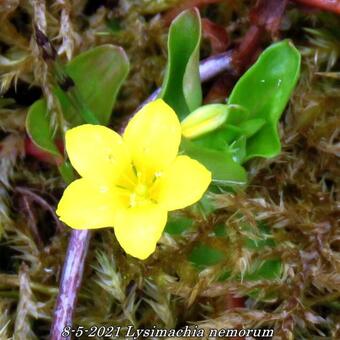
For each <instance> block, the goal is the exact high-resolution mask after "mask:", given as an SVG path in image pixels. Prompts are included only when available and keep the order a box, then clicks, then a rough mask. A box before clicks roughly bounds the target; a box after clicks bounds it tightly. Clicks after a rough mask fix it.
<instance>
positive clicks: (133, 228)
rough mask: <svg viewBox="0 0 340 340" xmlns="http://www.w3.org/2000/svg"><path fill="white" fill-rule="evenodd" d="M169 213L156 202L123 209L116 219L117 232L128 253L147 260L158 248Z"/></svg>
mask: <svg viewBox="0 0 340 340" xmlns="http://www.w3.org/2000/svg"><path fill="white" fill-rule="evenodd" d="M166 220H167V213H166V211H165V210H164V209H161V207H159V206H157V205H155V204H148V205H146V206H140V207H134V208H129V209H126V210H121V211H120V212H119V214H118V216H116V220H115V226H114V229H115V234H116V237H117V240H118V242H119V243H120V245H121V246H122V248H123V249H124V250H125V252H126V253H128V254H129V255H132V256H134V257H137V258H139V259H141V260H145V259H146V258H147V257H149V256H150V255H151V254H152V253H153V252H154V251H155V249H156V244H157V242H158V240H159V239H160V237H161V235H162V232H163V229H164V227H165V224H166Z"/></svg>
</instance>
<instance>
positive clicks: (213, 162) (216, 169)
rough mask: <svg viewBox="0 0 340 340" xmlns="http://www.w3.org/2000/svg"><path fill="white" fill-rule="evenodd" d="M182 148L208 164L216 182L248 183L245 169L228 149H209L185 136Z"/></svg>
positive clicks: (189, 154)
mask: <svg viewBox="0 0 340 340" xmlns="http://www.w3.org/2000/svg"><path fill="white" fill-rule="evenodd" d="M181 150H182V151H183V152H184V153H185V154H186V155H188V156H190V157H192V158H194V159H196V160H198V161H199V162H201V163H202V164H203V165H204V166H206V167H207V169H209V170H210V171H211V173H212V180H213V182H214V183H216V184H219V185H229V186H233V185H243V184H246V182H247V173H246V171H245V169H244V168H243V167H242V166H241V165H240V164H237V163H236V162H234V161H233V159H232V156H231V154H230V153H229V152H228V151H227V150H225V151H219V150H213V149H208V148H205V147H203V146H200V145H198V144H196V143H194V142H191V141H189V140H187V139H185V138H183V139H182V143H181Z"/></svg>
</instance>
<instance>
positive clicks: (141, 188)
mask: <svg viewBox="0 0 340 340" xmlns="http://www.w3.org/2000/svg"><path fill="white" fill-rule="evenodd" d="M147 191H148V187H147V186H146V185H145V184H143V183H138V184H137V185H136V187H135V191H134V192H135V193H136V195H138V196H140V197H145V196H146V193H147Z"/></svg>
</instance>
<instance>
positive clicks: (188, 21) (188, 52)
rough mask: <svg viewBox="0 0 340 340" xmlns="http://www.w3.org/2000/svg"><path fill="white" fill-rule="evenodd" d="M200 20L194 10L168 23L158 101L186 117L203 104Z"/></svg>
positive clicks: (180, 115) (196, 11)
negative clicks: (165, 53)
mask: <svg viewBox="0 0 340 340" xmlns="http://www.w3.org/2000/svg"><path fill="white" fill-rule="evenodd" d="M200 41H201V19H200V15H199V12H198V10H197V9H190V10H187V11H184V12H182V13H181V14H180V15H179V16H178V17H177V18H176V19H175V20H174V21H173V22H172V24H171V26H170V30H169V36H168V64H167V71H166V75H165V78H164V81H163V85H162V91H161V93H160V98H162V99H164V100H165V102H167V103H168V104H169V105H170V106H171V107H172V108H173V109H174V110H175V111H176V113H177V114H178V116H179V118H180V119H183V118H184V117H186V116H187V115H188V114H189V113H190V112H191V111H193V110H195V109H196V108H197V107H199V106H200V105H201V103H202V89H201V81H200V75H199V47H200Z"/></svg>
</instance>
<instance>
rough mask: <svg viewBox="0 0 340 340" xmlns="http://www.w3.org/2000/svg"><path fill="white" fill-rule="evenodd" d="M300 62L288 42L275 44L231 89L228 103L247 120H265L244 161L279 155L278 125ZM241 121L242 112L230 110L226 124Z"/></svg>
mask: <svg viewBox="0 0 340 340" xmlns="http://www.w3.org/2000/svg"><path fill="white" fill-rule="evenodd" d="M300 62H301V57H300V53H299V51H298V50H297V49H296V48H295V47H294V46H293V44H292V43H291V42H290V41H289V40H284V41H281V42H278V43H276V44H273V45H271V46H270V47H268V48H267V49H266V50H265V51H264V52H263V53H262V54H261V55H260V57H259V59H258V60H257V62H256V63H255V64H254V65H253V66H252V67H251V68H250V69H249V70H248V71H247V72H246V73H245V74H244V75H243V76H242V77H241V78H240V80H239V81H238V82H237V84H236V86H235V87H234V89H233V91H232V93H231V95H230V97H229V100H228V104H232V105H240V106H242V107H244V108H245V109H247V110H248V111H249V113H250V115H249V118H248V119H251V120H255V119H262V120H264V121H265V124H263V126H262V127H261V128H260V129H259V130H258V131H257V132H256V133H255V134H254V135H253V136H251V137H250V138H248V139H247V156H246V160H248V159H250V158H252V157H256V156H260V157H274V156H276V155H277V154H278V153H279V152H280V149H281V144H280V139H279V134H278V129H277V124H278V120H279V119H280V116H281V114H282V112H283V111H284V109H285V107H286V105H287V103H288V101H289V98H290V96H291V94H292V92H293V90H294V87H295V85H296V83H297V80H298V78H299V74H300ZM244 121H245V117H244V112H243V111H242V110H233V111H231V112H230V113H229V116H228V118H227V122H226V124H232V125H236V126H239V125H240V123H243V124H245V123H244ZM258 122H260V121H258ZM261 124H262V123H261ZM253 125H254V126H253V127H255V125H256V124H255V123H253Z"/></svg>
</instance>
